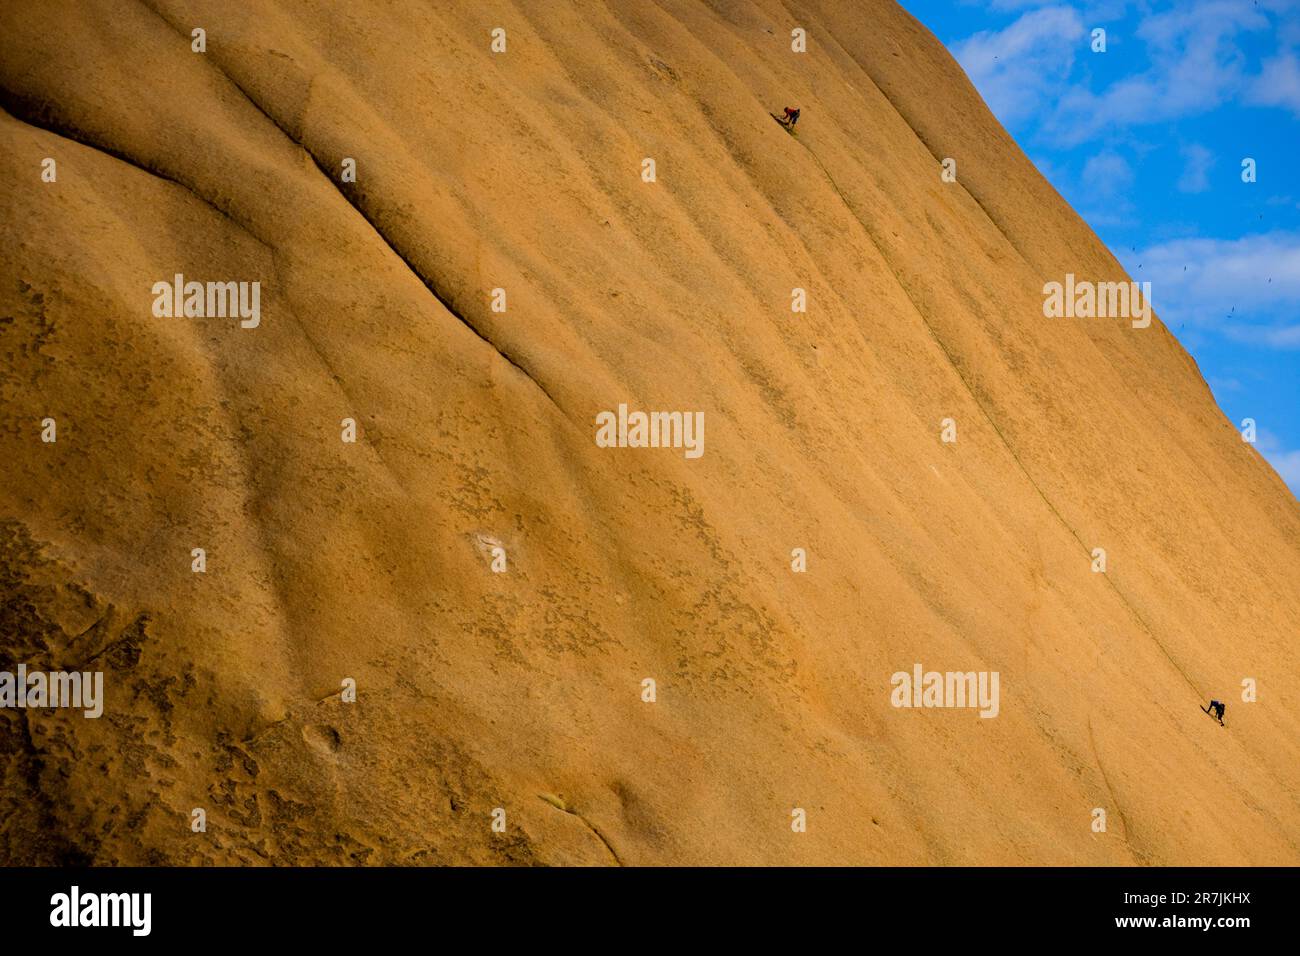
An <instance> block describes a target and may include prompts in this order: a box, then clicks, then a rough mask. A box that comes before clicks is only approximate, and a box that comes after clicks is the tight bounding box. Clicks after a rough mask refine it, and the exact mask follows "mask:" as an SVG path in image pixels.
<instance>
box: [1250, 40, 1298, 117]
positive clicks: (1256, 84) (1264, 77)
mask: <svg viewBox="0 0 1300 956" xmlns="http://www.w3.org/2000/svg"><path fill="white" fill-rule="evenodd" d="M1246 100H1247V102H1250V103H1254V104H1256V105H1259V106H1280V107H1283V108H1285V109H1288V110H1290V111H1291V112H1292V113H1294V114H1295V115H1296V116H1300V57H1297V56H1296V54H1295V53H1294V52H1293V51H1290V50H1288V51H1286V52H1284V53H1280V54H1278V55H1277V56H1274V57H1270V58H1268V59H1267V60H1265V61H1264V63H1263V66H1262V68H1261V69H1260V73H1259V76H1258V77H1256V78H1255V79H1254V81H1252V82H1251V84H1250V86H1249V88H1248V89H1247V90H1246Z"/></svg>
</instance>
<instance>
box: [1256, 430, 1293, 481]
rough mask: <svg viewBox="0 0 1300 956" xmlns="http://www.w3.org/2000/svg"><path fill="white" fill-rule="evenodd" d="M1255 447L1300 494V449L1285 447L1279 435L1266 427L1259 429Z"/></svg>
mask: <svg viewBox="0 0 1300 956" xmlns="http://www.w3.org/2000/svg"><path fill="white" fill-rule="evenodd" d="M1255 447H1256V448H1257V449H1258V450H1259V453H1260V454H1261V455H1263V456H1264V457H1265V458H1266V459H1267V460H1268V463H1269V464H1270V465H1272V466H1273V470H1274V471H1276V472H1277V473H1278V474H1279V475H1280V476H1281V478H1282V480H1283V481H1285V482H1286V483H1287V484H1288V485H1290V486H1291V490H1292V491H1293V492H1295V493H1296V495H1297V496H1300V450H1297V449H1287V448H1284V447H1283V446H1282V443H1281V442H1280V441H1279V440H1278V438H1277V436H1276V435H1274V434H1273V433H1272V432H1270V431H1269V430H1268V429H1266V428H1261V429H1260V430H1259V434H1258V435H1257V436H1256V446H1255Z"/></svg>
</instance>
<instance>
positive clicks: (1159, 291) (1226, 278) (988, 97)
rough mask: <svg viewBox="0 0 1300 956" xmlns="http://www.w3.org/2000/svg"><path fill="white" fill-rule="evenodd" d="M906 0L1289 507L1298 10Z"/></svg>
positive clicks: (1294, 380)
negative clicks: (1239, 434)
mask: <svg viewBox="0 0 1300 956" xmlns="http://www.w3.org/2000/svg"><path fill="white" fill-rule="evenodd" d="M901 2H902V4H903V6H904V7H905V8H906V9H907V10H908V12H910V13H911V14H912V15H913V16H915V17H916V18H917V19H918V20H920V21H921V22H922V23H924V24H925V25H926V26H927V27H928V28H929V29H930V31H931V32H932V33H934V34H935V36H937V37H938V38H939V39H940V40H941V41H942V42H943V43H944V45H946V46H947V47H948V49H949V51H951V52H952V54H953V55H954V56H955V57H956V58H957V60H958V61H959V62H960V63H961V65H962V67H963V69H965V71H966V73H967V75H968V76H969V77H970V78H971V80H972V82H974V84H975V86H976V88H977V89H978V90H979V91H980V94H981V95H982V96H983V97H984V100H985V102H987V103H988V105H989V107H990V108H991V109H992V110H993V112H994V114H995V115H996V116H997V117H998V119H999V120H1001V121H1002V124H1003V125H1004V126H1005V127H1006V128H1007V130H1008V132H1010V133H1011V135H1012V136H1014V137H1015V139H1016V141H1017V142H1018V143H1019V144H1020V146H1021V148H1022V149H1023V150H1024V151H1025V153H1026V154H1028V156H1029V158H1030V159H1032V160H1033V161H1034V163H1035V164H1036V165H1037V166H1038V168H1039V170H1041V171H1042V173H1043V174H1044V175H1045V176H1046V177H1047V178H1048V179H1049V180H1050V181H1051V183H1052V185H1053V186H1055V187H1056V189H1057V191H1058V192H1060V193H1061V195H1062V196H1064V197H1065V199H1066V200H1067V201H1068V202H1069V203H1070V205H1072V206H1073V207H1074V208H1075V209H1076V210H1077V211H1078V212H1079V214H1080V215H1082V216H1083V218H1084V219H1085V220H1087V222H1088V224H1089V225H1090V226H1092V228H1093V230H1094V231H1096V233H1097V234H1098V235H1099V236H1100V237H1101V239H1102V241H1104V242H1105V243H1106V244H1107V246H1109V247H1110V249H1111V251H1112V252H1114V254H1115V256H1116V257H1117V258H1118V259H1119V260H1120V262H1122V263H1123V264H1124V266H1125V267H1126V268H1127V269H1128V271H1129V273H1130V274H1131V275H1132V276H1133V277H1134V278H1135V279H1137V280H1139V281H1150V282H1151V284H1152V285H1151V298H1152V301H1153V304H1154V306H1155V310H1156V312H1157V314H1158V315H1159V316H1160V318H1161V319H1162V320H1163V321H1164V323H1165V324H1166V325H1167V326H1169V328H1170V329H1171V330H1172V331H1173V332H1174V334H1175V335H1177V336H1178V338H1179V340H1180V341H1181V342H1182V343H1183V346H1184V347H1185V348H1186V349H1187V350H1188V351H1189V352H1191V353H1192V355H1193V356H1194V357H1195V359H1196V361H1197V363H1198V364H1199V365H1200V367H1201V373H1202V374H1203V375H1204V376H1205V378H1206V380H1207V381H1208V382H1209V384H1210V387H1211V389H1213V391H1214V396H1215V398H1216V399H1217V400H1218V402H1219V406H1220V407H1221V408H1222V409H1223V410H1224V412H1225V413H1226V414H1227V416H1228V418H1229V419H1230V420H1231V421H1232V422H1234V423H1235V424H1237V425H1238V426H1240V423H1241V421H1242V419H1244V418H1253V419H1254V420H1255V422H1256V423H1257V428H1258V444H1257V447H1258V449H1259V450H1260V452H1262V453H1263V454H1264V456H1265V457H1266V458H1268V460H1269V461H1270V462H1271V463H1272V465H1273V467H1274V468H1275V469H1277V471H1278V473H1279V474H1280V475H1282V477H1283V478H1284V479H1285V480H1286V481H1287V483H1288V484H1289V485H1290V486H1291V489H1292V491H1293V492H1295V493H1296V494H1297V495H1298V496H1300V0H1259V2H1256V0H1167V2H1143V0H1094V2H1079V3H1068V2H1042V0H980V2H974V0H945V2H941V0H901ZM1097 28H1101V29H1104V30H1105V31H1106V51H1105V52H1104V53H1101V52H1093V50H1092V45H1093V37H1092V34H1093V31H1094V30H1095V29H1097ZM1248 157H1249V158H1251V159H1254V160H1255V163H1256V181H1255V182H1254V183H1245V182H1243V181H1242V165H1241V164H1242V160H1243V159H1245V158H1248Z"/></svg>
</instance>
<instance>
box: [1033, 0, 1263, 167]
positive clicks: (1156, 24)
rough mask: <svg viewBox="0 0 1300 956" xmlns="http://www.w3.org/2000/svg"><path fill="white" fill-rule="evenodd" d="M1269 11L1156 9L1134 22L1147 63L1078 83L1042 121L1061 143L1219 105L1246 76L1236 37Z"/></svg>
mask: <svg viewBox="0 0 1300 956" xmlns="http://www.w3.org/2000/svg"><path fill="white" fill-rule="evenodd" d="M1269 23H1270V21H1269V19H1268V17H1267V16H1265V15H1264V14H1263V13H1261V12H1260V11H1259V10H1257V9H1255V8H1253V7H1251V6H1249V5H1246V4H1242V3H1240V2H1237V0H1201V2H1196V3H1188V4H1182V5H1178V6H1176V7H1175V8H1174V9H1172V10H1168V11H1165V12H1162V13H1157V14H1153V15H1151V16H1148V17H1146V18H1145V19H1143V20H1142V21H1141V22H1140V23H1139V25H1138V27H1137V36H1138V38H1139V39H1141V40H1142V41H1143V42H1144V43H1145V45H1146V52H1147V56H1148V58H1149V60H1150V63H1151V66H1150V68H1149V69H1147V70H1145V71H1143V72H1141V73H1138V74H1135V75H1133V76H1128V77H1125V78H1124V79H1122V80H1118V81H1116V82H1114V83H1112V84H1111V85H1109V86H1107V87H1105V88H1104V89H1102V90H1101V91H1100V92H1097V93H1094V92H1093V91H1092V90H1091V89H1090V88H1089V87H1087V86H1086V85H1083V84H1078V85H1075V86H1072V87H1070V88H1069V89H1068V90H1066V91H1065V92H1064V93H1063V94H1062V96H1061V97H1060V101H1059V105H1058V106H1057V108H1056V110H1055V112H1054V113H1053V114H1052V115H1051V116H1050V117H1048V119H1047V120H1046V122H1045V123H1044V126H1043V129H1044V131H1045V132H1046V133H1048V134H1049V135H1051V136H1053V137H1054V138H1056V139H1058V140H1059V141H1060V142H1061V143H1062V144H1071V143H1080V142H1083V141H1085V140H1088V139H1091V138H1093V137H1094V136H1096V135H1098V134H1099V133H1101V132H1102V131H1104V130H1107V129H1110V128H1113V127H1116V126H1120V127H1123V126H1137V125H1142V124H1149V123H1163V122H1168V121H1169V120H1172V119H1177V118H1178V117H1181V116H1188V115H1192V114H1196V113H1202V112H1206V111H1209V110H1212V109H1214V108H1216V107H1217V106H1219V105H1221V104H1222V103H1223V102H1224V101H1225V100H1226V99H1227V98H1228V97H1230V96H1232V95H1234V94H1235V93H1238V92H1240V91H1241V89H1242V88H1243V86H1245V85H1246V83H1247V73H1246V58H1245V55H1244V54H1243V53H1242V50H1241V48H1240V47H1239V46H1238V44H1237V42H1236V38H1237V36H1238V35H1239V34H1240V33H1242V32H1244V31H1250V30H1263V29H1266V28H1268V26H1269Z"/></svg>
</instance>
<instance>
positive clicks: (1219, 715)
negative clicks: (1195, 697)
mask: <svg viewBox="0 0 1300 956" xmlns="http://www.w3.org/2000/svg"><path fill="white" fill-rule="evenodd" d="M1224 709H1225V706H1224V703H1223V701H1221V700H1212V701H1210V706H1209V707H1208V708H1206V710H1205V712H1206V713H1207V714H1209V715H1210V716H1211V717H1213V718H1215V719H1216V720H1218V722H1219V723H1221V724H1222V723H1223V711H1224Z"/></svg>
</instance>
